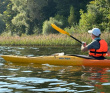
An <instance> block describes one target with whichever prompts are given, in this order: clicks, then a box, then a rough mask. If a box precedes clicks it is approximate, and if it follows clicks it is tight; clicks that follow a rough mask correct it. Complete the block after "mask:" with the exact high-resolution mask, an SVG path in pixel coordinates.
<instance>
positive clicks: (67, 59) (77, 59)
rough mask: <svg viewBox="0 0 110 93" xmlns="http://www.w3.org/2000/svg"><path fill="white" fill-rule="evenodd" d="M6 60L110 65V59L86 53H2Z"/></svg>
mask: <svg viewBox="0 0 110 93" xmlns="http://www.w3.org/2000/svg"><path fill="white" fill-rule="evenodd" d="M1 57H2V58H3V59H4V60H6V61H9V62H17V63H37V64H50V65H66V66H82V65H84V66H110V60H108V59H104V60H96V59H92V58H91V57H88V56H84V55H63V56H55V55H53V56H39V57H26V56H14V55H2V56H1Z"/></svg>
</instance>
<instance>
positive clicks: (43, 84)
mask: <svg viewBox="0 0 110 93" xmlns="http://www.w3.org/2000/svg"><path fill="white" fill-rule="evenodd" d="M59 52H65V54H73V53H74V54H81V53H80V47H76V46H75V47H41V48H40V47H0V55H24V56H41V55H51V54H54V53H59ZM44 92H48V93H53V92H54V93H56V92H61V93H62V92H63V93H67V92H70V93H101V92H102V93H110V68H100V67H77V66H75V67H73V66H54V65H48V64H43V65H38V64H33V63H30V64H27V63H26V64H19V63H16V64H15V63H11V62H6V61H4V60H3V59H2V58H0V93H44Z"/></svg>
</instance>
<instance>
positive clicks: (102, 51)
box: [89, 40, 108, 57]
mask: <svg viewBox="0 0 110 93" xmlns="http://www.w3.org/2000/svg"><path fill="white" fill-rule="evenodd" d="M99 44H100V48H99V49H90V50H89V55H90V56H93V57H104V56H105V55H106V53H107V51H108V44H107V42H106V41H105V40H100V41H99Z"/></svg>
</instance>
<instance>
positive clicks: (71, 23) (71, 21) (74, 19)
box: [68, 6, 76, 26]
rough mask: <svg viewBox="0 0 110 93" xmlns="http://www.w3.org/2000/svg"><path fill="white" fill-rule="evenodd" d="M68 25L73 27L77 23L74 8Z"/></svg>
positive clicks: (71, 9) (71, 10)
mask: <svg viewBox="0 0 110 93" xmlns="http://www.w3.org/2000/svg"><path fill="white" fill-rule="evenodd" d="M68 23H69V25H70V26H73V25H74V24H75V23H76V17H75V11H74V7H73V6H71V8H70V15H69V17H68Z"/></svg>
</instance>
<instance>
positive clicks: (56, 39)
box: [0, 33, 110, 46]
mask: <svg viewBox="0 0 110 93" xmlns="http://www.w3.org/2000/svg"><path fill="white" fill-rule="evenodd" d="M73 36H74V37H76V38H77V39H79V40H80V41H85V42H87V43H89V42H91V41H92V39H91V36H90V35H89V34H86V33H81V34H80V33H78V34H76V33H74V34H73ZM101 38H103V39H105V40H106V41H107V42H108V44H110V33H103V34H102V36H101ZM79 44H80V43H78V42H77V41H76V40H74V39H72V38H70V37H69V36H67V35H64V34H50V35H38V36H35V35H32V36H22V37H19V36H0V45H2V46H5V45H9V46H73V45H79Z"/></svg>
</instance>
